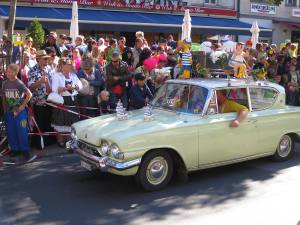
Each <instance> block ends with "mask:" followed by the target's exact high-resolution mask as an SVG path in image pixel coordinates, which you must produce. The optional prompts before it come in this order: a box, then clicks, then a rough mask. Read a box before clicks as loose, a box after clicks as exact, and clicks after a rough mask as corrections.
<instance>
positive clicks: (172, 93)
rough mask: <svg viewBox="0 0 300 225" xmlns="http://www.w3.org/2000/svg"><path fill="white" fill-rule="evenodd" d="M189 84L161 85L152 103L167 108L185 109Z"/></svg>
mask: <svg viewBox="0 0 300 225" xmlns="http://www.w3.org/2000/svg"><path fill="white" fill-rule="evenodd" d="M188 95H189V85H183V84H165V85H164V86H162V87H161V88H160V89H159V91H158V93H157V95H156V97H155V98H154V100H153V102H152V105H153V106H155V107H159V108H164V109H167V110H178V109H180V110H182V111H186V110H187V103H188Z"/></svg>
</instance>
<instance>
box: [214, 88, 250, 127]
mask: <svg viewBox="0 0 300 225" xmlns="http://www.w3.org/2000/svg"><path fill="white" fill-rule="evenodd" d="M217 100H218V106H219V113H230V112H237V114H238V115H237V117H236V119H235V120H233V121H232V122H231V123H230V127H232V128H237V127H239V125H240V123H241V122H243V121H244V120H245V119H246V118H247V115H248V111H249V110H248V108H247V107H246V106H243V105H241V104H239V103H237V102H235V101H232V100H229V99H227V97H226V90H218V91H217Z"/></svg>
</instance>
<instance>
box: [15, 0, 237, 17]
mask: <svg viewBox="0 0 300 225" xmlns="http://www.w3.org/2000/svg"><path fill="white" fill-rule="evenodd" d="M18 2H28V3H32V4H34V3H39V4H55V5H70V4H72V2H73V1H72V0H19V1H18ZM78 4H79V5H81V6H100V7H107V8H130V9H140V10H147V11H148V10H150V11H177V12H183V11H185V10H186V9H189V10H190V13H201V14H206V15H224V16H236V15H237V12H236V11H235V10H228V9H215V8H202V7H186V6H166V5H160V4H149V3H126V1H125V0H119V1H115V0H105V1H103V0H78Z"/></svg>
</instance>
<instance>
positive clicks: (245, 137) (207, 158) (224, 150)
mask: <svg viewBox="0 0 300 225" xmlns="http://www.w3.org/2000/svg"><path fill="white" fill-rule="evenodd" d="M233 90H234V89H227V93H228V96H227V98H233V96H230V93H231V95H233V92H232V91H233ZM235 90H237V88H235ZM239 91H240V93H243V97H242V98H241V97H239V96H237V97H236V101H238V100H242V101H244V102H241V103H243V104H244V105H246V104H247V107H249V104H248V91H247V89H246V88H243V89H240V90H239ZM240 93H239V92H238V94H240ZM239 98H240V99H239ZM207 112H208V115H207V117H206V119H205V120H206V121H205V123H203V124H202V125H200V126H199V166H200V167H202V166H207V164H211V165H212V166H213V164H216V163H221V162H224V163H226V162H227V161H230V160H235V159H241V158H244V157H248V156H251V155H252V154H253V153H252V149H253V148H255V147H256V142H257V127H256V122H257V118H256V115H255V114H252V113H251V112H249V114H248V117H247V118H246V120H245V121H243V122H242V123H241V124H240V126H239V127H238V128H231V127H230V123H231V122H232V121H233V120H234V119H235V118H236V117H237V113H236V112H234V113H220V112H219V109H218V104H217V98H216V93H215V92H214V93H213V96H212V98H211V101H210V104H209V107H208V110H207Z"/></svg>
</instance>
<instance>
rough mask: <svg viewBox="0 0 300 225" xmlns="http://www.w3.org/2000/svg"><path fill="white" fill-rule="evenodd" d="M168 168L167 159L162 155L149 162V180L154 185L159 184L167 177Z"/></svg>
mask: <svg viewBox="0 0 300 225" xmlns="http://www.w3.org/2000/svg"><path fill="white" fill-rule="evenodd" d="M168 170H169V167H168V163H167V161H166V160H165V159H164V158H163V157H161V156H159V157H155V158H153V159H152V160H151V161H150V163H149V164H148V167H147V171H146V176H147V180H148V181H149V183H151V184H152V185H159V184H161V183H162V182H163V181H164V180H165V179H166V177H167V175H168Z"/></svg>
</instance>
